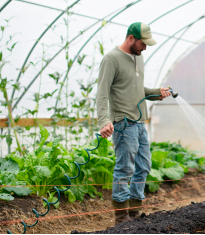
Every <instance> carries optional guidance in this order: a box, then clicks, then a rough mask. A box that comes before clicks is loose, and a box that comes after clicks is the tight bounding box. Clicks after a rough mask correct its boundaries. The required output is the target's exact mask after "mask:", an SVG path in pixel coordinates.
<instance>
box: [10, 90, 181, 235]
mask: <svg viewBox="0 0 205 235" xmlns="http://www.w3.org/2000/svg"><path fill="white" fill-rule="evenodd" d="M168 91H169V92H171V94H172V96H173V97H174V98H176V97H177V96H178V93H177V92H174V91H173V89H172V88H170V87H169V90H168ZM159 96H161V95H148V96H146V97H145V98H143V99H142V100H140V102H139V103H138V104H137V107H138V109H139V112H140V117H139V118H138V119H137V120H135V121H133V120H131V119H129V118H126V117H124V120H125V126H124V127H123V129H122V130H118V129H116V128H114V130H115V131H119V132H122V131H124V130H125V128H126V127H127V121H129V122H132V123H136V122H137V121H139V120H140V119H141V117H142V112H141V109H140V104H141V103H142V102H143V101H144V100H145V99H147V98H149V97H159ZM95 136H96V138H97V141H98V144H97V146H96V147H95V148H93V149H84V150H85V151H86V153H87V155H88V160H87V161H86V162H84V163H77V162H76V161H74V164H75V165H76V166H77V168H78V174H77V175H76V176H74V177H69V176H68V175H66V174H65V175H64V176H65V177H66V179H67V180H68V187H67V188H66V189H63V190H62V189H58V188H57V187H56V186H54V189H55V190H56V192H57V194H58V198H57V200H56V201H55V202H49V201H48V200H47V199H46V198H43V201H44V202H46V204H47V207H48V208H47V211H46V212H45V213H43V214H40V213H38V212H37V211H36V210H35V209H32V212H33V213H34V214H35V215H36V218H37V220H36V222H35V223H34V224H32V225H28V224H26V223H25V222H24V221H21V223H22V224H23V226H24V232H23V234H25V233H26V228H27V227H33V226H35V225H36V224H37V223H38V218H39V216H45V215H46V214H48V212H49V211H50V205H54V204H56V203H57V202H59V200H60V192H65V191H67V190H68V189H69V188H70V186H71V179H76V178H77V177H78V176H79V175H80V165H85V164H87V163H88V162H89V161H90V154H89V151H93V150H96V149H97V148H98V147H99V145H100V139H99V136H101V134H97V133H96V134H95ZM7 233H8V234H11V232H10V230H7Z"/></svg>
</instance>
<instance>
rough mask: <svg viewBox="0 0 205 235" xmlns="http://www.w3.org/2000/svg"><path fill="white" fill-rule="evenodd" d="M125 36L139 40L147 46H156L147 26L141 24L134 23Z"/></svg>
mask: <svg viewBox="0 0 205 235" xmlns="http://www.w3.org/2000/svg"><path fill="white" fill-rule="evenodd" d="M127 34H129V35H133V36H134V37H135V38H139V39H141V40H142V41H143V42H144V43H145V44H146V45H148V46H154V45H155V44H157V42H156V41H155V40H154V39H153V38H152V33H151V29H150V27H149V25H147V24H144V23H142V22H135V23H133V24H131V25H130V26H129V28H128V30H127Z"/></svg>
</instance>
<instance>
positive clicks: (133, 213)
mask: <svg viewBox="0 0 205 235" xmlns="http://www.w3.org/2000/svg"><path fill="white" fill-rule="evenodd" d="M129 206H130V207H131V208H132V207H138V206H142V200H137V199H134V200H131V199H130V200H129ZM140 210H141V208H133V209H129V216H130V218H131V219H135V218H140V215H141V213H140Z"/></svg>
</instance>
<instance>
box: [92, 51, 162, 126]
mask: <svg viewBox="0 0 205 235" xmlns="http://www.w3.org/2000/svg"><path fill="white" fill-rule="evenodd" d="M135 60H136V62H135V61H134V60H133V59H132V58H131V57H130V56H129V55H127V54H126V53H124V52H123V51H121V50H120V49H119V48H118V47H115V48H114V49H113V50H112V51H110V52H109V53H108V54H107V55H106V56H105V57H104V58H103V60H102V62H101V65H100V70H99V77H98V90H97V101H96V104H97V116H98V124H99V126H100V129H101V128H103V127H104V126H105V125H107V124H108V123H109V122H114V121H116V122H118V121H120V120H122V119H123V118H124V117H127V118H129V119H131V120H137V119H138V118H139V116H140V113H139V110H138V108H137V104H138V102H139V101H140V100H141V99H143V98H144V97H145V96H148V95H160V88H159V89H149V88H146V87H144V61H143V57H142V55H140V56H135ZM137 73H138V74H137ZM137 75H138V76H137ZM157 99H159V98H158V97H157V98H152V100H157ZM108 100H109V116H108ZM140 108H141V111H142V117H141V119H140V121H145V120H147V119H148V115H147V106H146V101H143V102H142V103H141V105H140Z"/></svg>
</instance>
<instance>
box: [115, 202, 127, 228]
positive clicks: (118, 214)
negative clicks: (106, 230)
mask: <svg viewBox="0 0 205 235" xmlns="http://www.w3.org/2000/svg"><path fill="white" fill-rule="evenodd" d="M112 206H113V207H114V208H115V209H123V208H128V207H129V200H127V201H124V202H117V201H115V200H112ZM128 221H132V220H131V219H130V217H129V211H128V209H125V210H116V211H115V225H117V224H119V223H122V222H128Z"/></svg>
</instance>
